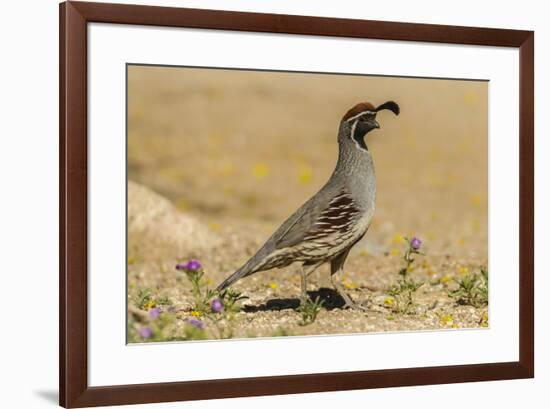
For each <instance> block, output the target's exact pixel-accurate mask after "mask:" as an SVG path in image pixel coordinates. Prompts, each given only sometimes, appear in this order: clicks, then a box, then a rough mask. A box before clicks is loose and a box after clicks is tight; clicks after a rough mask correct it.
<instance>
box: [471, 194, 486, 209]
mask: <svg viewBox="0 0 550 409" xmlns="http://www.w3.org/2000/svg"><path fill="white" fill-rule="evenodd" d="M470 200H471V202H472V205H474V206H476V207H479V206H481V204H482V202H483V200H482V198H481V196H480V195H473V196H472V197H471V198H470Z"/></svg>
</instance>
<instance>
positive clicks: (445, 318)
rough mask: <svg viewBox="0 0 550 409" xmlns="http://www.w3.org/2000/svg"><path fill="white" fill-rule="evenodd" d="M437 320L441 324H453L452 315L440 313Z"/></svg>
mask: <svg viewBox="0 0 550 409" xmlns="http://www.w3.org/2000/svg"><path fill="white" fill-rule="evenodd" d="M439 322H441V324H442V325H446V326H452V325H453V324H454V318H453V316H452V315H442V316H441V317H440V318H439Z"/></svg>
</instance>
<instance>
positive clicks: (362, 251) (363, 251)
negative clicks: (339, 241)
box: [359, 250, 369, 257]
mask: <svg viewBox="0 0 550 409" xmlns="http://www.w3.org/2000/svg"><path fill="white" fill-rule="evenodd" d="M359 255H360V256H362V257H367V256H368V255H369V252H368V251H367V250H361V251H360V252H359Z"/></svg>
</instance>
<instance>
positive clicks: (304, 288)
mask: <svg viewBox="0 0 550 409" xmlns="http://www.w3.org/2000/svg"><path fill="white" fill-rule="evenodd" d="M300 273H301V274H302V295H301V297H300V300H301V304H302V305H303V304H304V303H305V302H306V301H307V271H306V269H305V267H304V266H303V265H302V267H301V268H300Z"/></svg>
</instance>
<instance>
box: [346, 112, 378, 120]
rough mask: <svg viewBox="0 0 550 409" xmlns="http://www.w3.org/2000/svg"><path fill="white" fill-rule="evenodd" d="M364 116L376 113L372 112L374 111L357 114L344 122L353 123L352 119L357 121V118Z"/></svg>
mask: <svg viewBox="0 0 550 409" xmlns="http://www.w3.org/2000/svg"><path fill="white" fill-rule="evenodd" d="M365 114H376V112H374V111H363V112H360V113H358V114H357V115H354V116H352V117H351V118H349V119H347V120H346V122H351V121H353V120H354V119H357V118H359V117H360V116H361V115H365Z"/></svg>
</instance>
